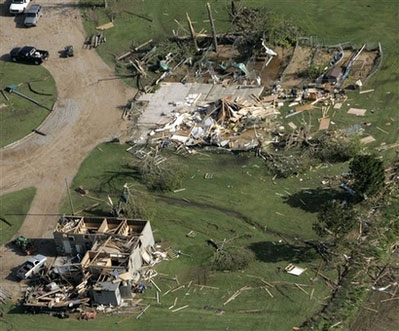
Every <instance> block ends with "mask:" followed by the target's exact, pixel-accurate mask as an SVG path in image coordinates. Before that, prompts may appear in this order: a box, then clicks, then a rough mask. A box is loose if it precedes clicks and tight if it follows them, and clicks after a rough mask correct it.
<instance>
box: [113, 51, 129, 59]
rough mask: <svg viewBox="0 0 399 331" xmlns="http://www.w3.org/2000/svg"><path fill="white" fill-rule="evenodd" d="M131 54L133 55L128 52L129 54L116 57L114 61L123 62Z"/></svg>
mask: <svg viewBox="0 0 399 331" xmlns="http://www.w3.org/2000/svg"><path fill="white" fill-rule="evenodd" d="M132 53H133V52H132V51H129V52H127V53H125V54H122V55H121V56H119V57H117V58H116V60H117V61H120V60H123V59H124V58H125V57H128V56H129V55H130V54H132Z"/></svg>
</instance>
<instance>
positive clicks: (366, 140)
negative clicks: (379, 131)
mask: <svg viewBox="0 0 399 331" xmlns="http://www.w3.org/2000/svg"><path fill="white" fill-rule="evenodd" d="M374 141H375V138H374V137H373V136H367V137H364V138H362V139H360V142H361V143H362V144H370V143H372V142H374Z"/></svg>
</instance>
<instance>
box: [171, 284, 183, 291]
mask: <svg viewBox="0 0 399 331" xmlns="http://www.w3.org/2000/svg"><path fill="white" fill-rule="evenodd" d="M183 287H184V285H181V286H179V287H176V288H174V289H173V290H172V293H173V292H176V291H177V290H180V289H181V288H183Z"/></svg>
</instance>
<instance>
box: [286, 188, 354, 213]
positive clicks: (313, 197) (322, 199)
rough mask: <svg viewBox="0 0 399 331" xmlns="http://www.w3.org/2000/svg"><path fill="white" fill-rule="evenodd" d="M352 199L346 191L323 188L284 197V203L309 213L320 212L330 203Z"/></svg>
mask: <svg viewBox="0 0 399 331" xmlns="http://www.w3.org/2000/svg"><path fill="white" fill-rule="evenodd" d="M350 199H352V197H351V195H349V194H348V193H346V192H344V191H337V190H335V189H324V188H321V187H318V188H316V189H309V190H302V191H299V192H296V193H294V194H291V195H290V196H287V197H283V200H284V203H287V204H289V205H290V206H291V207H294V208H301V209H303V210H304V211H307V212H309V213H317V212H319V211H320V210H321V209H322V208H323V207H324V205H325V203H326V202H328V201H332V200H339V201H344V200H350Z"/></svg>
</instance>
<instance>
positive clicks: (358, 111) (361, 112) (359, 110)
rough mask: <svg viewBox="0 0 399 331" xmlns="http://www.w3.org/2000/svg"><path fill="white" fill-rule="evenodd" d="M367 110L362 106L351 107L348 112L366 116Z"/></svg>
mask: <svg viewBox="0 0 399 331" xmlns="http://www.w3.org/2000/svg"><path fill="white" fill-rule="evenodd" d="M366 111H367V109H362V108H349V110H348V111H347V112H346V113H347V114H350V115H356V116H364V115H365V114H366Z"/></svg>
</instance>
